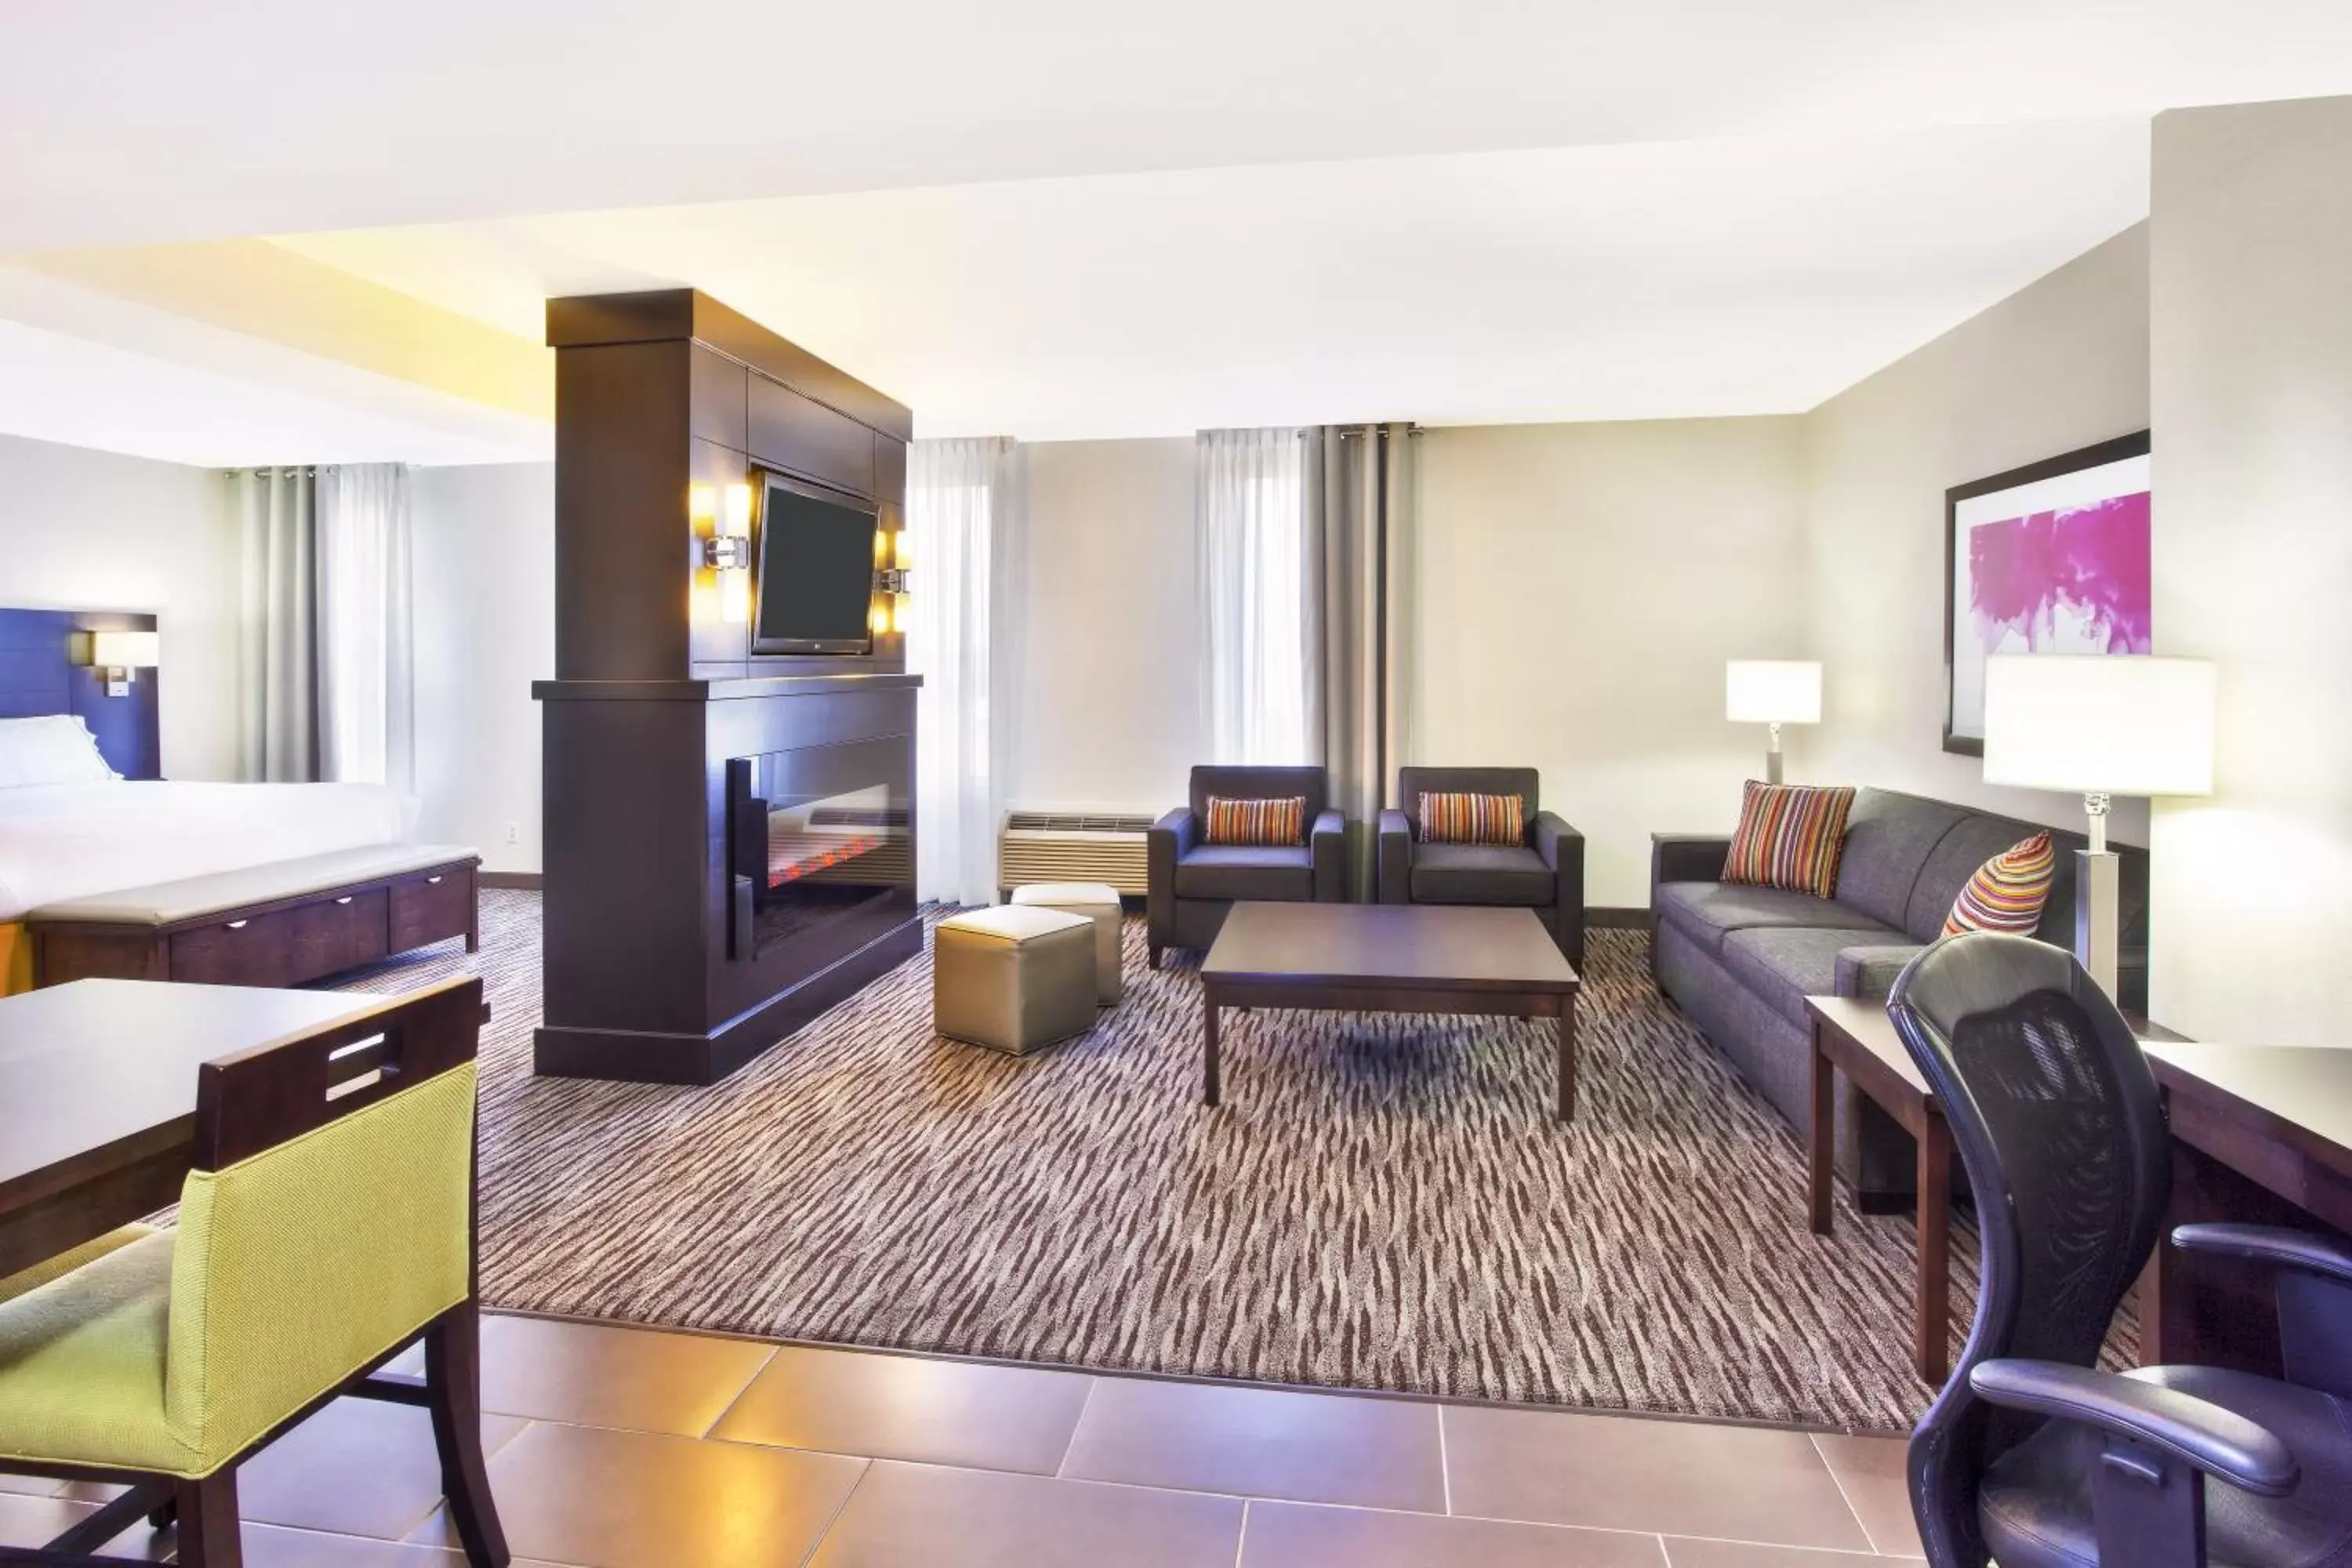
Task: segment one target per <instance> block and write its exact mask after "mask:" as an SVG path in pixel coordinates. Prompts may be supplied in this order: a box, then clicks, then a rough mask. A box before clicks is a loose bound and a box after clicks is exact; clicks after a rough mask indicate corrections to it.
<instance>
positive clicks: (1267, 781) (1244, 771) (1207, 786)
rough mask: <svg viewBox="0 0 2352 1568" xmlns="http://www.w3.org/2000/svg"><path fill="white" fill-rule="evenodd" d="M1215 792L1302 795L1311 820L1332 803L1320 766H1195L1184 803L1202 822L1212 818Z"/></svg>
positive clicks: (1241, 796)
mask: <svg viewBox="0 0 2352 1568" xmlns="http://www.w3.org/2000/svg"><path fill="white" fill-rule="evenodd" d="M1211 795H1223V796H1224V797H1225V798H1226V799H1227V800H1285V799H1287V798H1288V797H1290V796H1291V795H1302V796H1304V797H1305V798H1306V801H1307V810H1306V812H1305V814H1304V816H1305V818H1306V820H1307V821H1308V822H1310V823H1311V822H1313V821H1314V820H1315V819H1316V818H1317V817H1318V816H1322V815H1323V809H1324V807H1326V806H1328V805H1330V804H1331V799H1330V795H1331V792H1330V788H1329V786H1328V784H1326V783H1325V782H1324V777H1323V770H1322V769H1321V768H1319V767H1257V766H1251V765H1247V764H1244V763H1234V764H1232V765H1231V766H1226V767H1197V768H1194V769H1193V770H1192V789H1191V790H1190V792H1189V793H1188V794H1187V795H1186V797H1185V801H1184V804H1185V805H1189V806H1191V807H1192V815H1193V816H1197V817H1199V818H1200V819H1201V820H1202V822H1206V821H1208V820H1209V797H1210V796H1211Z"/></svg>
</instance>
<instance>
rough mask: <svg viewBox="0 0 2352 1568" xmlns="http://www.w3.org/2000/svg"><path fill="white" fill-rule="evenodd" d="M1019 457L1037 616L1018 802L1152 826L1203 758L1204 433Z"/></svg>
mask: <svg viewBox="0 0 2352 1568" xmlns="http://www.w3.org/2000/svg"><path fill="white" fill-rule="evenodd" d="M1022 450H1023V453H1024V457H1025V458H1026V461H1027V465H1028V501H1029V504H1028V540H1027V546H1026V553H1025V561H1024V575H1025V578H1026V587H1025V597H1026V602H1027V605H1028V609H1027V613H1026V614H1025V615H1024V616H1023V617H1022V626H1021V627H1020V631H1019V636H1020V639H1021V644H1022V647H1021V651H1020V656H1019V658H1020V677H1019V680H1018V683H1017V691H1016V694H1015V698H1014V710H1015V712H1014V721H1013V722H1014V729H1013V764H1012V778H1011V782H1010V785H1009V787H1008V789H1007V791H1006V795H1005V799H1006V803H1007V804H1008V805H1087V806H1095V807H1100V808H1107V809H1118V810H1130V811H1138V812H1150V813H1152V814H1154V815H1156V814H1158V813H1159V812H1160V811H1163V810H1165V809H1167V808H1168V807H1169V806H1171V805H1176V804H1178V803H1179V802H1181V800H1182V799H1183V798H1184V786H1185V774H1186V771H1187V770H1188V769H1190V768H1191V767H1192V764H1193V763H1197V762H1201V761H1203V760H1204V759H1205V757H1206V748H1207V728H1208V727H1207V722H1206V720H1205V718H1204V716H1203V714H1202V707H1201V693H1202V685H1201V659H1202V646H1201V630H1200V616H1199V614H1198V611H1197V605H1198V596H1197V594H1196V592H1195V589H1194V575H1195V570H1196V568H1195V564H1194V560H1193V552H1192V437H1189V436H1187V437H1173V438H1171V439H1165V440H1149V441H1047V442H1040V443H1038V444H1036V445H1034V446H1029V447H1023V448H1022Z"/></svg>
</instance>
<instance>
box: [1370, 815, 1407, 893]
mask: <svg viewBox="0 0 2352 1568" xmlns="http://www.w3.org/2000/svg"><path fill="white" fill-rule="evenodd" d="M1375 880H1376V884H1377V885H1376V887H1375V889H1374V893H1373V896H1374V897H1376V898H1378V899H1379V900H1380V901H1381V902H1382V903H1384V904H1409V903H1411V902H1412V818H1411V817H1409V816H1406V815H1405V814H1404V813H1403V812H1402V811H1383V812H1381V827H1380V857H1379V866H1378V869H1377V874H1376V878H1375Z"/></svg>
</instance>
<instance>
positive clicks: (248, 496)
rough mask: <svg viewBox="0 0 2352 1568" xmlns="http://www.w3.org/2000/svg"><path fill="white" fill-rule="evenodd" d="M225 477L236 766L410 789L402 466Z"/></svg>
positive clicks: (410, 662) (410, 660) (274, 777)
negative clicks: (237, 577) (238, 604)
mask: <svg viewBox="0 0 2352 1568" xmlns="http://www.w3.org/2000/svg"><path fill="white" fill-rule="evenodd" d="M228 485H229V506H230V510H231V513H232V515H233V516H234V517H235V518H236V526H237V532H238V542H239V546H240V550H241V552H242V558H243V564H244V584H243V590H244V614H243V621H242V624H241V626H240V627H239V637H238V655H239V662H240V665H241V668H240V671H239V682H238V684H239V687H240V699H239V703H238V724H239V730H240V734H241V739H242V742H243V746H242V750H243V761H244V776H245V777H247V778H248V779H257V780H262V781H266V782H272V783H296V784H299V783H306V782H309V781H310V780H313V779H330V780H335V781H339V782H343V783H352V784H390V785H392V786H393V787H394V788H395V789H402V790H405V789H408V788H410V787H412V786H413V784H414V782H415V759H414V755H413V742H414V738H415V711H414V710H415V696H414V689H413V683H414V675H415V648H414V646H413V642H412V627H411V606H410V603H409V575H410V569H409V506H408V474H407V471H406V470H405V469H404V468H402V467H401V466H400V465H398V464H396V463H358V464H345V465H342V466H341V467H338V468H318V469H311V468H259V469H245V470H240V471H236V472H233V473H231V474H230V475H229V476H228Z"/></svg>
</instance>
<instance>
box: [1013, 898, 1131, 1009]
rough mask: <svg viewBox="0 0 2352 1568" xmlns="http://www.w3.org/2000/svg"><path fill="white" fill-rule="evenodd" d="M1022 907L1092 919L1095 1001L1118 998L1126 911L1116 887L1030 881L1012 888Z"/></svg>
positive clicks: (1115, 999)
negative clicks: (1122, 933) (1121, 947)
mask: <svg viewBox="0 0 2352 1568" xmlns="http://www.w3.org/2000/svg"><path fill="white" fill-rule="evenodd" d="M1013 902H1014V903H1016V904H1018V905H1020V906H1022V907H1023V908H1024V909H1032V910H1061V911H1062V912H1063V913H1065V914H1072V915H1084V916H1086V917H1087V919H1088V920H1090V921H1094V922H1095V1000H1096V1001H1097V1002H1099V1003H1101V1004H1102V1005H1104V1006H1106V1007H1108V1006H1109V1005H1111V1004H1112V1003H1114V1002H1117V1001H1118V998H1119V994H1120V991H1121V986H1120V964H1119V938H1120V927H1121V922H1122V921H1124V920H1125V918H1126V911H1124V910H1121V909H1120V908H1119V907H1118V889H1117V888H1114V887H1112V886H1111V885H1110V884H1108V882H1032V883H1030V884H1029V885H1028V886H1027V887H1025V888H1015V889H1013Z"/></svg>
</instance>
